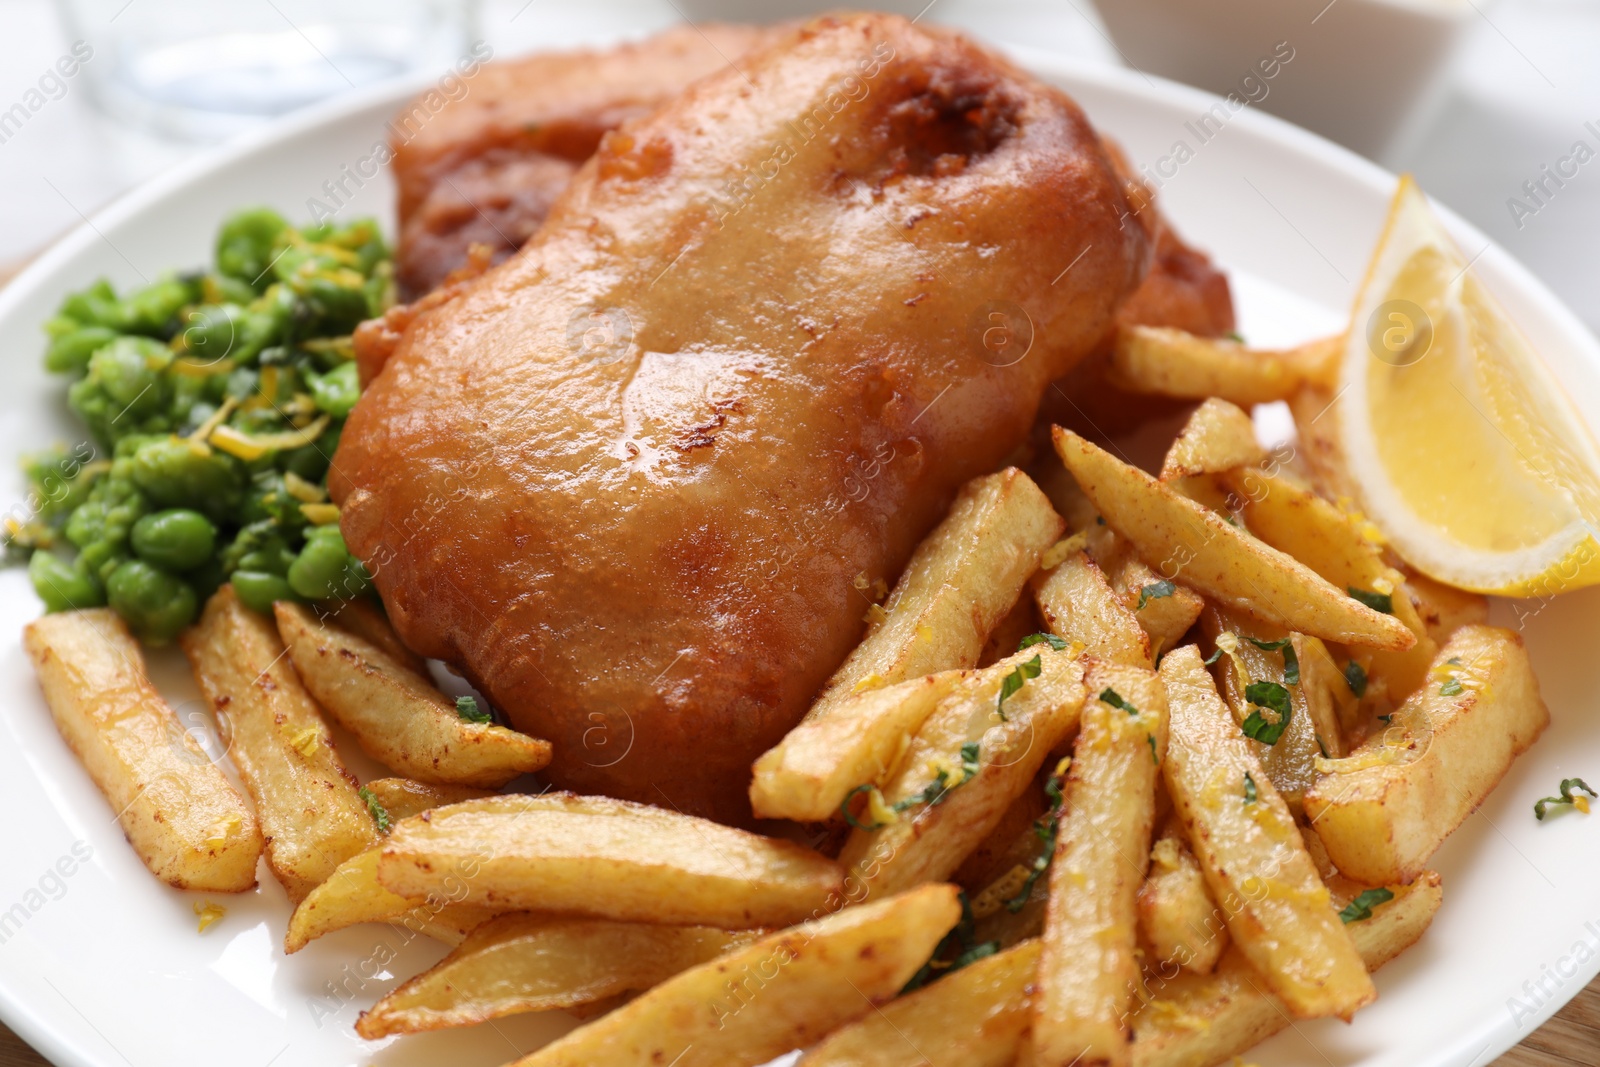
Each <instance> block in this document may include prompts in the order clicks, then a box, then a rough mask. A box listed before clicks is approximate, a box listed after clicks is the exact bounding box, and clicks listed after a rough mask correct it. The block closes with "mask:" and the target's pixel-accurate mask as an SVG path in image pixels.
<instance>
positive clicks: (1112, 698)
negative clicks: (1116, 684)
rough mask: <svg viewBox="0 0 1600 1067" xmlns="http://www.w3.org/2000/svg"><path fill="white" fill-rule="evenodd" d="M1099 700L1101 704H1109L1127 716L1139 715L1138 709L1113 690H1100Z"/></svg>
mask: <svg viewBox="0 0 1600 1067" xmlns="http://www.w3.org/2000/svg"><path fill="white" fill-rule="evenodd" d="M1100 700H1101V701H1102V702H1103V703H1106V704H1110V705H1111V706H1112V707H1114V708H1121V709H1122V710H1123V711H1125V712H1127V713H1128V714H1129V715H1137V714H1139V709H1138V708H1136V707H1134V706H1133V705H1132V704H1130V703H1128V702H1127V701H1126V700H1123V699H1122V694H1120V693H1118V692H1117V691H1116V690H1115V689H1110V688H1107V689H1102V690H1100Z"/></svg>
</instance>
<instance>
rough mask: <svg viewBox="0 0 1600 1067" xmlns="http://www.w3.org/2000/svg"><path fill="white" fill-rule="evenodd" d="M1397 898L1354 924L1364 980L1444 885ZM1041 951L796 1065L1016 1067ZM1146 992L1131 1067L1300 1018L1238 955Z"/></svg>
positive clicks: (1152, 981) (1429, 914)
mask: <svg viewBox="0 0 1600 1067" xmlns="http://www.w3.org/2000/svg"><path fill="white" fill-rule="evenodd" d="M1331 888H1332V890H1333V903H1334V905H1336V906H1342V905H1343V904H1345V903H1348V900H1349V898H1350V897H1351V896H1353V895H1354V894H1355V892H1357V891H1359V889H1360V887H1359V886H1355V885H1351V884H1349V883H1347V882H1345V881H1344V880H1342V879H1338V880H1336V881H1335V883H1334V885H1333V886H1332V887H1331ZM1394 892H1395V898H1394V900H1392V901H1390V902H1388V903H1385V904H1380V905H1378V906H1377V907H1376V908H1374V909H1373V912H1372V917H1371V918H1370V919H1362V920H1359V921H1357V922H1353V923H1351V924H1350V925H1349V931H1350V939H1351V941H1353V942H1354V943H1355V946H1356V948H1357V950H1358V951H1359V952H1360V954H1361V960H1362V963H1363V965H1364V966H1365V967H1366V968H1367V969H1368V970H1369V971H1375V970H1377V969H1378V968H1379V967H1382V966H1383V965H1384V964H1385V963H1388V962H1389V961H1390V960H1392V959H1394V958H1395V957H1396V956H1398V955H1400V953H1402V952H1404V951H1405V950H1406V949H1408V948H1410V947H1411V946H1412V945H1414V944H1416V943H1417V941H1418V940H1420V939H1421V937H1422V935H1423V934H1424V933H1426V932H1427V929H1428V925H1429V924H1430V923H1431V922H1432V921H1433V916H1434V914H1435V913H1436V912H1437V911H1438V910H1439V905H1440V903H1441V902H1442V901H1443V893H1442V891H1441V889H1440V882H1439V876H1438V875H1437V874H1435V873H1434V872H1432V871H1428V872H1426V873H1425V874H1423V875H1422V876H1421V877H1420V878H1418V879H1417V881H1415V882H1413V883H1412V884H1411V885H1409V886H1397V887H1395V889H1394ZM1038 953H1039V943H1038V942H1037V941H1024V942H1022V943H1020V944H1018V945H1017V946H1016V947H1015V948H1012V949H1009V950H1007V951H1005V952H1001V953H998V954H997V955H994V956H990V957H989V958H987V959H983V960H979V961H978V962H976V963H973V964H970V965H968V966H967V967H964V968H962V969H961V970H959V971H957V972H956V973H954V974H952V975H951V976H950V977H948V978H943V979H940V980H939V981H937V982H935V983H933V984H932V985H930V986H927V987H926V988H924V989H920V990H918V991H917V992H915V993H912V994H911V995H909V996H904V997H901V998H899V999H898V1000H894V1001H891V1002H890V1003H888V1004H885V1005H884V1006H883V1007H882V1008H880V1009H879V1010H878V1011H877V1012H874V1013H873V1014H871V1015H868V1016H866V1017H864V1018H862V1019H861V1020H860V1021H859V1022H855V1023H852V1024H850V1025H849V1026H846V1027H843V1028H841V1029H839V1030H837V1031H835V1032H834V1033H833V1034H831V1035H830V1036H829V1037H828V1038H827V1040H825V1041H823V1042H822V1043H821V1044H819V1045H817V1046H816V1047H815V1048H814V1049H812V1050H811V1051H810V1052H809V1053H807V1054H806V1056H804V1057H802V1058H801V1060H800V1064H799V1067H927V1065H928V1064H930V1063H933V1064H944V1063H949V1064H961V1065H962V1067H977V1065H983V1067H1008V1065H1010V1064H1012V1063H1019V1064H1020V1063H1022V1062H1023V1061H1024V1060H1025V1059H1027V1058H1030V1057H1028V1056H1026V1055H1025V1054H1026V1053H1028V1052H1029V1049H1028V1048H1027V1047H1026V1043H1025V1042H1024V1041H1023V1026H1025V1020H1026V1016H1027V1013H1028V989H1029V987H1030V986H1031V985H1032V984H1033V982H1034V978H1035V966H1036V961H1037V959H1038ZM1148 987H1149V993H1148V995H1147V996H1146V998H1145V1000H1144V1002H1143V1003H1142V1004H1141V1005H1140V1006H1139V1008H1138V1010H1137V1012H1136V1013H1135V1014H1134V1016H1133V1020H1132V1022H1133V1030H1134V1041H1133V1067H1203V1065H1209V1064H1223V1063H1227V1062H1229V1061H1230V1060H1231V1058H1232V1057H1234V1056H1237V1055H1238V1054H1240V1053H1242V1052H1245V1051H1247V1050H1249V1049H1250V1048H1253V1047H1254V1046H1255V1045H1257V1044H1259V1043H1260V1042H1262V1041H1264V1040H1266V1039H1267V1038H1269V1037H1271V1036H1272V1035H1273V1034H1275V1033H1277V1032H1278V1031H1280V1030H1282V1029H1284V1028H1285V1027H1287V1026H1289V1025H1290V1022H1291V1020H1292V1018H1293V1017H1292V1016H1291V1015H1290V1014H1289V1010H1288V1008H1287V1007H1286V1006H1285V1005H1284V1003H1283V1002H1282V1001H1281V1000H1279V999H1278V998H1277V997H1275V996H1273V995H1272V993H1271V992H1269V991H1268V990H1267V989H1266V988H1265V983H1264V982H1263V981H1262V979H1261V976H1260V974H1258V973H1257V972H1256V970H1255V968H1254V967H1252V966H1251V965H1250V962H1249V961H1248V960H1247V959H1245V957H1244V954H1243V953H1241V952H1240V951H1239V950H1238V948H1237V947H1234V948H1230V949H1229V950H1228V951H1226V952H1224V953H1223V957H1222V960H1221V962H1220V963H1219V964H1218V966H1217V969H1216V971H1215V972H1214V973H1212V974H1209V975H1206V974H1196V973H1193V972H1179V973H1176V974H1173V975H1172V976H1171V977H1167V976H1166V975H1165V974H1152V975H1151V976H1149V980H1148ZM1019 1016H1021V1017H1022V1019H1023V1022H1022V1023H1019V1022H1018V1017H1019ZM945 1050H949V1055H948V1057H947V1056H946V1055H945ZM1019 1053H1023V1054H1024V1055H1019Z"/></svg>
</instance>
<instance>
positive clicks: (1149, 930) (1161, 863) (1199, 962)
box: [1139, 817, 1228, 974]
mask: <svg viewBox="0 0 1600 1067" xmlns="http://www.w3.org/2000/svg"><path fill="white" fill-rule="evenodd" d="M1139 929H1140V931H1141V932H1142V933H1143V934H1144V936H1145V940H1146V941H1148V942H1149V943H1150V947H1151V949H1152V950H1153V951H1154V953H1155V958H1156V960H1157V961H1159V962H1161V963H1164V964H1172V965H1174V966H1177V967H1181V968H1183V969H1184V970H1186V971H1192V972H1193V973H1195V974H1210V973H1211V972H1212V971H1213V970H1215V969H1216V966H1217V960H1219V959H1220V958H1221V957H1222V950H1223V949H1225V948H1227V947H1228V927H1227V924H1226V923H1225V922H1224V921H1223V917H1222V909H1221V908H1219V907H1217V904H1216V901H1214V900H1212V899H1211V890H1210V889H1208V888H1207V887H1206V880H1205V875H1203V874H1201V873H1200V864H1199V862H1198V861H1197V860H1196V859H1195V858H1194V853H1193V852H1191V851H1190V850H1189V842H1187V841H1186V840H1184V837H1183V825H1182V823H1181V822H1180V821H1179V820H1178V819H1177V818H1176V817H1172V818H1169V819H1168V820H1167V822H1166V825H1165V826H1164V827H1163V828H1162V831H1161V836H1160V837H1158V838H1157V839H1156V843H1155V844H1154V845H1153V846H1152V847H1151V849H1150V873H1149V875H1148V876H1147V877H1146V878H1145V882H1144V886H1143V887H1142V888H1141V889H1140V890H1139Z"/></svg>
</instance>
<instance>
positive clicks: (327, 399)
mask: <svg viewBox="0 0 1600 1067" xmlns="http://www.w3.org/2000/svg"><path fill="white" fill-rule="evenodd" d="M306 380H307V384H309V385H310V387H311V399H313V400H315V401H316V402H317V407H319V408H321V409H322V410H323V411H326V412H327V413H328V414H329V415H332V416H333V417H334V418H336V419H342V418H344V417H345V416H346V415H348V414H350V409H351V408H353V407H355V406H356V401H357V400H360V399H361V381H360V379H358V378H357V377H356V365H355V364H354V363H345V364H342V365H340V366H338V367H335V368H334V369H333V370H331V371H329V372H328V373H327V374H307V375H306Z"/></svg>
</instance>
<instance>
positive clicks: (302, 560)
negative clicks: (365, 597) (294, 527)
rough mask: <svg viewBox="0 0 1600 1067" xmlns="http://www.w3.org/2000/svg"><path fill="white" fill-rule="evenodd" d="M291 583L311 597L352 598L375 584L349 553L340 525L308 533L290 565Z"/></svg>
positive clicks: (315, 598) (323, 598)
mask: <svg viewBox="0 0 1600 1067" xmlns="http://www.w3.org/2000/svg"><path fill="white" fill-rule="evenodd" d="M289 584H290V585H291V586H293V587H294V591H295V592H297V593H299V594H300V595H301V596H303V597H305V598H306V599H308V600H328V599H338V600H349V599H350V598H352V597H356V596H359V595H361V594H362V593H364V592H366V591H367V588H368V587H369V586H370V585H371V584H372V579H371V577H370V576H369V575H368V574H367V571H366V568H365V567H363V566H362V565H361V564H360V562H358V561H357V560H356V559H355V557H353V556H351V555H350V550H349V549H348V548H346V547H345V543H344V537H343V536H341V535H340V533H339V528H338V527H337V526H319V527H317V528H316V529H314V530H312V531H311V532H310V533H308V534H306V543H305V547H304V548H302V549H301V550H300V554H299V555H298V556H296V557H295V561H294V564H293V565H292V566H291V567H290V568H289Z"/></svg>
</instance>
